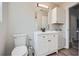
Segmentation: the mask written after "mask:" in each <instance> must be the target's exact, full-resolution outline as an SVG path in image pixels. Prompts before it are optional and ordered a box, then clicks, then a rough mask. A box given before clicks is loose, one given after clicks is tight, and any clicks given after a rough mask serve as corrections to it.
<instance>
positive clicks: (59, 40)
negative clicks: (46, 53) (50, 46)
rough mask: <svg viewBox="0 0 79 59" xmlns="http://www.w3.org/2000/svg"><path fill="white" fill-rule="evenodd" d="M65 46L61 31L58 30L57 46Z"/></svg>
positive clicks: (60, 47)
mask: <svg viewBox="0 0 79 59" xmlns="http://www.w3.org/2000/svg"><path fill="white" fill-rule="evenodd" d="M64 46H65V39H64V37H63V32H59V34H58V48H59V49H62V48H64Z"/></svg>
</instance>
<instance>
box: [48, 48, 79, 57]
mask: <svg viewBox="0 0 79 59" xmlns="http://www.w3.org/2000/svg"><path fill="white" fill-rule="evenodd" d="M78 54H79V51H78V50H77V49H72V48H71V49H62V50H59V51H58V54H57V53H53V54H50V55H48V56H78Z"/></svg>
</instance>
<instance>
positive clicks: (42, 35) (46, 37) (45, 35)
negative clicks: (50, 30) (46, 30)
mask: <svg viewBox="0 0 79 59" xmlns="http://www.w3.org/2000/svg"><path fill="white" fill-rule="evenodd" d="M38 38H39V39H49V35H48V34H41V35H38Z"/></svg>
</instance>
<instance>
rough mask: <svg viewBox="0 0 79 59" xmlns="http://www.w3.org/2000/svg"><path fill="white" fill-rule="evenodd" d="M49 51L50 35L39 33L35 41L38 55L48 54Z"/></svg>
mask: <svg viewBox="0 0 79 59" xmlns="http://www.w3.org/2000/svg"><path fill="white" fill-rule="evenodd" d="M47 52H48V35H42V34H41V35H38V38H37V40H36V42H35V53H36V55H39V56H41V55H46V53H47Z"/></svg>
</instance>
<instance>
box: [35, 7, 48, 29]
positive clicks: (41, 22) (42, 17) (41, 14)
mask: <svg viewBox="0 0 79 59" xmlns="http://www.w3.org/2000/svg"><path fill="white" fill-rule="evenodd" d="M35 18H36V20H37V29H38V30H41V28H45V30H48V9H47V8H43V7H36V16H35Z"/></svg>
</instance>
